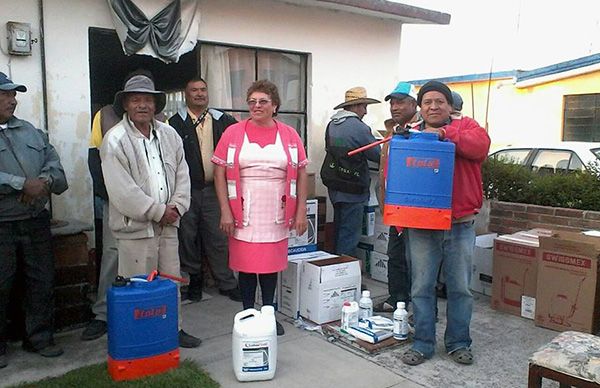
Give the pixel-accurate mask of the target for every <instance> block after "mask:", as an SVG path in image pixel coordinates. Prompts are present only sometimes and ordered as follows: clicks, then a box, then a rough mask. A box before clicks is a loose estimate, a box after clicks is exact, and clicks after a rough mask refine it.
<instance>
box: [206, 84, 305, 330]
mask: <svg viewBox="0 0 600 388" xmlns="http://www.w3.org/2000/svg"><path fill="white" fill-rule="evenodd" d="M246 99H247V101H248V108H249V110H250V118H249V119H247V120H243V121H240V122H239V123H237V124H234V125H231V126H230V127H229V128H227V130H226V131H225V133H223V136H222V137H221V140H220V141H219V143H218V144H217V147H216V149H215V152H214V155H213V158H212V162H213V163H215V164H216V168H215V178H214V179H215V189H216V192H217V196H218V198H219V203H220V206H221V224H220V227H221V230H223V232H225V233H226V234H227V235H228V236H229V267H230V268H231V269H232V270H234V271H238V272H239V285H240V291H241V292H242V303H243V306H244V309H248V308H253V307H254V301H255V300H254V299H255V293H256V286H257V281H258V282H260V288H261V291H262V302H263V305H273V298H274V295H275V288H276V286H277V272H280V271H283V270H284V269H285V268H286V267H287V249H288V233H289V230H290V229H292V228H293V229H295V230H296V233H298V234H299V235H300V234H303V233H304V232H305V231H306V190H307V188H306V180H307V175H306V168H305V167H306V165H307V164H308V160H307V159H306V152H305V151H304V146H303V144H302V140H301V139H300V136H298V133H297V132H296V130H294V128H292V127H290V126H288V125H286V124H284V123H282V122H280V121H277V120H275V119H274V118H273V117H274V116H276V115H277V109H278V108H279V105H280V99H279V93H278V91H277V87H276V86H275V85H274V84H273V83H272V82H269V81H266V80H262V81H256V82H254V83H253V84H252V86H250V88H249V89H248V92H247V95H246ZM283 332H284V331H283V327H282V326H281V324H280V323H279V322H277V334H278V335H282V334H283Z"/></svg>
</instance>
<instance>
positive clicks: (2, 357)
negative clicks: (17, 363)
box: [0, 353, 8, 369]
mask: <svg viewBox="0 0 600 388" xmlns="http://www.w3.org/2000/svg"><path fill="white" fill-rule="evenodd" d="M7 365H8V357H6V353H2V354H0V369H2V368H6V366H7Z"/></svg>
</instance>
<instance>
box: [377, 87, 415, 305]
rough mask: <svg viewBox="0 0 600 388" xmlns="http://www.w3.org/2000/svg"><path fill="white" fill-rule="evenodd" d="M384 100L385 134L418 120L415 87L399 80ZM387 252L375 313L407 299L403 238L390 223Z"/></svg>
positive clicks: (407, 273)
mask: <svg viewBox="0 0 600 388" xmlns="http://www.w3.org/2000/svg"><path fill="white" fill-rule="evenodd" d="M385 101H389V102H390V114H391V115H392V118H391V119H388V120H386V121H385V128H386V135H385V136H386V137H388V136H390V135H392V134H393V133H394V129H397V130H400V131H401V130H403V129H405V128H406V126H407V125H408V124H409V123H413V122H415V121H416V120H417V119H418V115H417V90H416V88H415V87H414V86H413V85H412V84H410V83H408V82H400V83H398V85H396V87H395V88H394V90H392V92H391V93H390V94H388V95H387V96H385ZM388 152H389V143H386V144H384V145H383V147H382V152H381V163H380V165H379V181H380V183H379V187H380V198H381V200H380V201H379V202H380V204H382V203H383V198H384V196H385V177H386V176H387V169H388V165H387V160H388ZM389 233H390V234H389V236H390V238H389V242H388V247H387V255H388V258H389V260H388V292H389V294H390V296H389V297H388V298H387V299H386V300H385V301H383V302H381V303H379V304H377V305H375V306H374V307H373V310H374V311H375V312H393V311H394V310H395V309H396V303H397V302H405V303H406V306H408V302H409V300H410V270H409V266H408V261H407V258H406V247H405V244H406V241H405V240H406V239H405V237H406V236H405V233H403V231H402V228H398V227H396V226H390V232H389Z"/></svg>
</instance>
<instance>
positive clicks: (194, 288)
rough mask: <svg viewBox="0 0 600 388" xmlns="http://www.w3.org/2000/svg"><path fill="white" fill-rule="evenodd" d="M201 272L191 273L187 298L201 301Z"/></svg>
mask: <svg viewBox="0 0 600 388" xmlns="http://www.w3.org/2000/svg"><path fill="white" fill-rule="evenodd" d="M202 278H203V276H202V275H201V274H190V284H189V285H188V286H187V298H186V299H189V300H191V301H192V302H200V301H201V300H202V285H203V281H202Z"/></svg>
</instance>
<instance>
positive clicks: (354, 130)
mask: <svg viewBox="0 0 600 388" xmlns="http://www.w3.org/2000/svg"><path fill="white" fill-rule="evenodd" d="M379 102H380V101H378V100H375V99H373V98H368V97H367V91H366V90H365V88H363V87H360V86H358V87H355V88H352V89H349V90H348V91H346V94H345V99H344V102H342V103H341V104H339V105H337V106H336V107H335V108H334V109H341V108H343V109H342V110H339V111H338V112H336V113H335V114H334V115H333V116H332V117H331V121H330V122H329V124H328V125H327V131H326V135H325V136H326V139H325V141H326V143H327V144H329V145H333V146H335V147H342V148H345V149H347V150H352V149H355V148H359V147H362V146H364V145H367V144H369V143H372V142H375V141H376V139H375V137H374V136H373V134H372V133H371V128H369V126H368V125H367V124H365V123H363V121H362V118H363V117H364V116H365V115H366V114H367V105H368V104H377V103H379ZM380 153H381V147H379V146H376V147H373V148H371V149H368V150H366V151H364V152H362V153H361V154H359V155H358V156H354V157H355V158H361V159H362V161H361V167H360V168H361V171H360V172H361V174H360V176H361V179H363V180H364V181H363V182H361V183H363V187H364V190H363V192H361V193H351V192H344V191H342V190H333V189H331V188H330V189H329V199H330V200H331V203H332V204H333V212H334V213H333V222H334V224H335V253H336V254H338V255H350V256H355V250H356V246H357V245H358V240H359V239H360V233H361V230H362V219H363V207H364V206H365V205H366V204H367V202H368V201H369V184H370V178H369V166H368V164H367V160H370V161H372V162H375V163H379V157H380Z"/></svg>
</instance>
